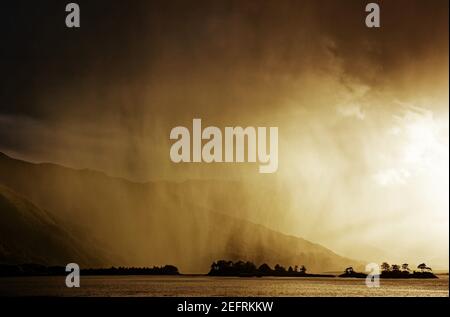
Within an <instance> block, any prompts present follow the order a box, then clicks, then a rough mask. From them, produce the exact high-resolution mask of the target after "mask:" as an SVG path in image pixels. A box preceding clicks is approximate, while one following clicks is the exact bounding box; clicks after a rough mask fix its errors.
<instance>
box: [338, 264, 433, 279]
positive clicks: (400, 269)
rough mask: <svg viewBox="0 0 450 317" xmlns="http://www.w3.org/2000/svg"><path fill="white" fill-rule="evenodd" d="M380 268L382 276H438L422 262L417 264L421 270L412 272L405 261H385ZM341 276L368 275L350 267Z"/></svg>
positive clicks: (358, 276) (359, 276) (357, 276)
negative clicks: (392, 262)
mask: <svg viewBox="0 0 450 317" xmlns="http://www.w3.org/2000/svg"><path fill="white" fill-rule="evenodd" d="M380 268H381V274H380V278H438V277H437V276H436V275H434V274H433V272H432V269H431V268H430V267H428V266H427V265H426V264H425V263H421V264H419V265H418V266H417V268H418V269H419V270H420V271H413V272H412V273H411V270H410V268H409V264H408V263H403V264H402V265H398V264H392V265H390V264H389V263H387V262H383V263H382V264H381V266H380ZM339 277H355V278H365V277H367V274H365V273H360V272H355V271H354V270H353V267H348V268H346V269H345V271H344V273H343V274H341V275H339Z"/></svg>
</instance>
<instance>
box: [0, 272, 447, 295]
mask: <svg viewBox="0 0 450 317" xmlns="http://www.w3.org/2000/svg"><path fill="white" fill-rule="evenodd" d="M448 287H449V284H448V275H441V276H439V279H407V280H400V279H395V280H389V279H382V280H381V281H380V288H368V287H367V286H366V285H365V282H364V279H344V278H233V277H229V278H220V277H203V276H170V277H167V276H164V277H162V276H87V277H82V279H81V287H80V288H66V286H65V277H26V278H0V295H3V296H4V295H7V296H8V295H12V296H14V295H25V296H447V297H448V296H449V291H448Z"/></svg>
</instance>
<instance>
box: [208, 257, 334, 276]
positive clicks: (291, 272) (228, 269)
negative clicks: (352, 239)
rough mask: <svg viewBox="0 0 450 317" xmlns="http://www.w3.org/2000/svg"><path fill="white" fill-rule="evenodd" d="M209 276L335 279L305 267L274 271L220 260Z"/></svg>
mask: <svg viewBox="0 0 450 317" xmlns="http://www.w3.org/2000/svg"><path fill="white" fill-rule="evenodd" d="M208 275H209V276H236V277H263V276H284V277H335V276H334V275H328V274H310V273H306V267H305V266H304V265H300V266H297V265H295V266H294V267H292V266H289V268H288V269H286V268H285V267H283V266H281V265H279V264H276V265H275V266H274V268H273V269H272V268H271V267H270V266H269V265H268V264H266V263H264V264H261V265H260V266H259V267H256V265H255V264H254V263H252V262H249V261H247V262H244V261H237V262H233V261H226V260H219V261H217V262H213V263H212V264H211V270H210V271H209V273H208Z"/></svg>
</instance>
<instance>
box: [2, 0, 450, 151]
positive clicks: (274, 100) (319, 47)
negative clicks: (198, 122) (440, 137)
mask: <svg viewBox="0 0 450 317" xmlns="http://www.w3.org/2000/svg"><path fill="white" fill-rule="evenodd" d="M66 3H67V1H40V2H39V3H37V2H31V1H14V2H11V3H9V4H6V3H2V4H1V10H0V12H1V13H0V14H1V16H0V20H1V22H0V23H1V25H0V29H1V30H0V32H1V36H2V44H1V51H0V69H1V74H2V85H1V86H0V103H1V107H0V116H3V117H4V118H3V121H4V122H6V121H5V120H7V122H9V124H8V125H6V124H3V125H2V127H1V128H0V140H2V144H0V146H3V147H8V148H10V147H11V145H13V144H14V143H16V145H17V146H16V147H17V148H19V147H20V148H26V147H27V143H28V142H31V141H29V140H32V139H33V138H32V136H33V137H39V136H41V138H43V137H44V136H45V140H44V141H46V142H44V143H46V144H47V145H45V146H44V145H43V147H48V146H49V145H50V144H52V145H53V144H54V143H55V142H56V141H51V140H48V139H47V137H51V133H47V132H44V130H43V129H42V128H39V127H45V129H50V130H53V131H55V132H57V133H55V135H56V134H58V135H61V139H63V140H66V138H74V137H73V136H71V135H74V134H75V135H78V136H79V137H80V138H81V137H83V135H84V134H85V133H86V134H88V137H90V138H96V137H97V135H99V134H100V135H103V134H105V133H107V132H108V131H110V130H114V129H117V130H116V131H115V132H114V133H116V134H117V135H120V134H122V135H123V136H127V137H129V138H135V137H147V135H148V134H155V132H154V131H153V130H152V131H150V132H149V131H148V129H150V130H151V129H156V128H158V127H159V128H160V129H162V130H163V131H164V133H166V132H167V131H166V130H167V129H168V127H170V126H173V125H175V124H179V122H180V121H181V122H184V121H186V120H188V119H190V118H192V116H194V115H202V114H208V116H209V117H210V118H211V119H213V120H217V121H220V120H224V119H223V118H225V117H226V116H227V115H228V116H231V117H233V116H246V115H248V114H259V113H262V114H268V113H271V112H272V111H279V110H280V109H279V107H276V108H275V109H274V108H273V105H276V104H279V102H278V101H279V99H280V98H283V97H284V96H286V95H289V93H291V91H292V89H293V88H292V82H293V81H295V79H296V78H297V77H298V76H300V75H304V74H307V73H309V72H311V71H313V72H316V71H318V72H324V73H327V72H329V69H328V67H329V64H330V63H331V62H330V61H329V60H330V59H331V58H332V59H334V60H336V61H337V62H339V63H340V64H341V67H342V68H343V69H342V71H341V72H340V73H339V74H338V75H337V76H341V77H342V78H341V79H340V80H342V82H344V83H346V81H348V80H349V78H350V80H352V81H356V82H361V83H362V84H365V85H370V86H377V85H378V86H382V85H383V83H384V81H386V80H396V77H397V76H398V73H399V72H401V71H402V69H415V67H416V65H417V64H420V63H422V62H423V61H426V60H427V59H429V58H430V56H432V57H433V58H435V57H436V56H437V55H442V56H446V55H447V56H448V41H447V38H448V1H444V0H442V1H441V0H436V1H431V2H429V1H406V0H403V1H380V4H381V20H382V28H381V29H379V30H374V29H368V28H366V27H365V25H364V18H365V13H364V7H365V4H366V3H367V1H360V0H351V1H332V0H321V1H312V0H310V1H293V0H292V1H288V0H283V1H256V0H251V1H250V0H246V1H240V0H239V1H237V0H236V1H127V2H126V3H125V2H124V1H111V0H109V1H78V2H77V3H79V5H80V7H81V24H82V26H81V28H80V29H76V30H75V29H67V28H66V27H65V25H64V19H65V15H66V13H65V11H64V7H65V5H66ZM333 62H334V61H333ZM444 66H448V63H447V65H444ZM351 89H352V88H351V87H349V90H351ZM24 118H26V119H24ZM15 121H16V122H17V124H16V126H17V127H20V128H21V129H22V131H21V134H22V135H23V136H22V137H21V138H18V137H17V135H16V134H15V132H14V131H12V130H11V129H8V130H6V126H9V127H11V126H14V122H15ZM19 121H20V122H19ZM30 122H33V123H32V124H31V123H30ZM88 123H89V124H88ZM149 124H150V125H152V126H153V127H152V128H148V127H147V126H148V125H149ZM88 125H89V126H88ZM96 126H97V127H96ZM70 127H78V130H77V129H76V128H74V129H72V130H71V129H70ZM114 133H111V135H114ZM27 134H28V135H29V137H27ZM49 135H50V136H49ZM53 137H55V136H53ZM155 138H156V139H158V138H160V136H159V134H158V136H155ZM150 139H151V137H150ZM58 142H59V143H61V142H63V141H61V140H60V141H58ZM58 142H56V143H58ZM63 143H64V142H63ZM6 144H7V146H6ZM127 144H129V145H130V146H131V147H132V148H130V146H128V147H127V148H126V151H127V152H130V153H131V152H132V153H136V148H135V146H134V145H132V144H135V142H134V141H133V140H129V142H127ZM19 145H20V146H19ZM41 151H44V152H45V149H44V148H43V149H41ZM133 156H134V155H133Z"/></svg>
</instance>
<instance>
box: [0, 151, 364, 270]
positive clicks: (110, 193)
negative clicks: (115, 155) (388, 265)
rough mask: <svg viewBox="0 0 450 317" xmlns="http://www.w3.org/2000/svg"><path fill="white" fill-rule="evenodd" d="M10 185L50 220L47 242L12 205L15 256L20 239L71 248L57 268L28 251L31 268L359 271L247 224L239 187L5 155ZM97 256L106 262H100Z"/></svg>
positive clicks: (4, 222) (4, 175)
mask: <svg viewBox="0 0 450 317" xmlns="http://www.w3.org/2000/svg"><path fill="white" fill-rule="evenodd" d="M0 184H3V186H4V187H2V188H4V189H3V191H5V192H7V193H11V192H12V191H14V192H16V193H18V194H19V195H20V196H21V197H23V198H22V199H21V200H20V199H19V201H27V203H28V201H29V204H31V205H32V206H34V207H33V208H32V210H33V211H36V212H35V214H36V218H37V219H40V218H43V219H47V220H46V222H45V221H44V220H42V221H43V222H44V224H45V225H43V226H42V227H41V229H40V230H41V235H40V236H38V237H34V236H33V237H32V236H30V235H29V234H27V230H28V229H27V228H28V227H27V226H25V225H24V224H22V223H21V222H22V221H23V219H22V218H21V217H20V216H18V215H15V216H11V214H13V213H20V212H22V211H21V208H19V207H17V206H16V205H17V204H14V203H9V205H8V206H9V207H4V206H3V205H2V208H7V210H8V213H7V214H5V213H4V212H3V211H2V212H1V214H0V225H1V226H2V228H3V226H8V224H11V223H15V224H16V225H18V226H21V227H23V229H22V230H21V231H17V232H15V231H9V232H8V233H6V234H7V235H8V237H7V239H6V240H4V239H2V241H7V242H2V243H3V244H5V245H6V247H9V244H11V245H14V244H13V242H12V241H14V239H22V240H24V242H23V243H34V244H36V245H39V246H40V248H43V249H44V250H45V249H46V248H47V249H48V248H49V245H50V242H49V241H48V238H47V237H46V236H45V233H47V234H48V235H58V236H59V238H58V239H59V241H61V243H64V244H65V245H66V244H67V248H64V250H61V248H59V247H55V248H54V249H52V252H53V253H54V255H52V256H50V255H49V259H45V252H41V253H39V254H35V255H34V254H32V253H33V250H32V249H31V248H28V249H27V250H29V252H30V253H29V258H30V259H34V258H41V257H42V259H43V261H44V260H46V261H47V262H49V261H50V260H51V261H54V260H55V261H56V260H59V261H60V262H61V263H59V264H65V261H67V260H65V259H66V258H67V257H68V255H73V256H72V258H73V261H74V262H77V259H78V258H79V262H87V263H86V264H87V265H88V266H94V265H101V266H109V265H116V266H117V265H124V266H150V265H164V264H167V263H172V264H174V265H176V266H177V267H178V268H179V269H180V271H181V272H193V273H200V272H201V273H205V272H208V270H209V266H210V264H211V262H212V261H214V260H215V259H219V258H227V259H230V260H239V259H244V260H248V261H252V262H254V263H268V264H269V265H275V264H276V263H283V264H285V265H300V264H303V265H306V266H307V267H308V269H309V270H310V271H311V272H314V271H315V272H321V271H334V270H342V268H343V267H347V266H350V265H353V266H355V265H357V264H359V263H358V262H356V261H354V260H350V259H347V258H344V257H341V256H339V255H337V254H335V253H334V252H332V251H331V250H329V249H327V248H325V247H323V246H321V245H318V244H315V243H312V242H309V241H307V240H305V239H302V238H299V237H294V236H290V235H286V234H282V233H280V232H277V231H274V230H271V229H269V228H267V227H264V226H262V225H258V224H255V223H252V222H250V221H248V220H245V219H244V218H245V216H246V212H247V210H248V209H251V204H247V205H245V202H246V198H245V192H244V193H242V191H240V188H239V186H241V185H240V183H239V182H222V181H217V182H215V181H201V180H199V181H188V182H183V183H177V182H168V181H161V182H148V183H136V182H131V181H128V180H125V179H122V178H115V177H109V176H107V175H106V174H104V173H101V172H97V171H92V170H76V169H72V168H67V167H63V166H59V165H56V164H48V163H44V164H34V163H29V162H25V161H21V160H17V159H13V158H10V157H8V156H7V155H4V154H0ZM6 187H8V188H9V189H6ZM230 195H231V196H230ZM209 196H213V198H211V197H209ZM206 197H208V198H209V200H206ZM13 198H14V197H13ZM11 199H12V198H11ZM11 199H9V200H7V201H10V200H11ZM14 199H16V198H14ZM14 199H12V200H13V201H14ZM25 199H26V200H25ZM252 199H253V198H252ZM211 201H213V203H211ZM230 201H231V203H230ZM243 206H244V207H245V208H244V207H243ZM244 209H245V212H244ZM43 210H46V212H45V213H44V212H43ZM38 211H39V212H38ZM250 212H256V211H254V210H250ZM237 215H242V217H237ZM49 219H53V220H52V221H53V222H51V221H50V220H49ZM36 221H38V220H36ZM47 222H48V223H51V224H52V225H47ZM87 237H89V238H88V239H87ZM28 240H30V241H28ZM31 240H33V241H34V242H31ZM26 241H28V242H26ZM5 245H3V246H2V247H3V248H5ZM69 246H71V248H70V247H69ZM0 250H1V249H0ZM98 250H101V252H99V251H98ZM9 252H10V253H9V255H8V256H7V257H6V260H11V259H16V262H20V261H19V260H21V261H23V259H21V258H20V256H19V254H20V252H21V251H20V247H17V248H15V249H14V250H12V251H9ZM49 252H50V251H49ZM93 252H94V253H96V254H98V255H99V257H97V258H95V257H90V256H89V254H92V253H93ZM57 254H59V255H60V256H57ZM3 258H4V259H5V256H3Z"/></svg>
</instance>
